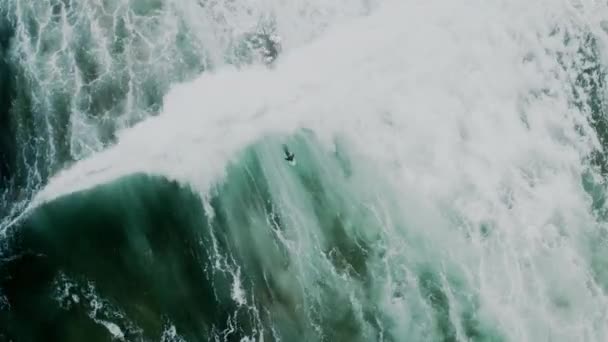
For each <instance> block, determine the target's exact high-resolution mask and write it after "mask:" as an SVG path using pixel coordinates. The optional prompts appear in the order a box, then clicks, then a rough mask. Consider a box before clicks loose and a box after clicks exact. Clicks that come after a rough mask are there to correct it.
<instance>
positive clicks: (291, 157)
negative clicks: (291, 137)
mask: <svg viewBox="0 0 608 342" xmlns="http://www.w3.org/2000/svg"><path fill="white" fill-rule="evenodd" d="M283 152H285V160H286V161H287V162H288V163H290V164H291V165H294V164H295V163H296V155H295V154H294V153H292V152H290V151H289V149H288V148H287V146H285V145H283Z"/></svg>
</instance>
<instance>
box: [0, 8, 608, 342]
mask: <svg viewBox="0 0 608 342" xmlns="http://www.w3.org/2000/svg"><path fill="white" fill-rule="evenodd" d="M335 10H336V11H339V6H337V7H336V9H335ZM277 15H278V17H280V16H281V13H277ZM290 30H292V31H290ZM296 30H297V29H296V28H291V27H289V25H285V26H283V27H282V29H279V35H280V36H281V38H282V41H283V42H287V43H286V45H285V48H284V51H283V53H281V54H280V55H279V57H278V58H277V60H276V61H275V62H273V63H272V65H270V66H268V65H264V64H252V65H247V66H235V65H222V66H219V67H217V68H215V69H213V70H209V71H205V72H203V73H202V74H200V75H198V76H197V77H196V78H194V79H192V80H187V81H184V82H180V83H175V84H172V85H171V87H170V90H169V91H168V93H167V94H166V95H164V97H163V104H162V107H161V109H160V113H159V114H158V115H154V116H149V117H146V118H145V119H142V120H141V122H138V123H136V124H134V125H133V126H127V127H124V128H121V129H120V130H119V132H118V133H117V136H116V142H115V143H114V144H111V145H109V146H107V147H103V148H98V151H95V152H93V153H90V155H87V156H86V157H83V158H82V159H80V160H78V161H76V162H75V163H73V164H72V165H70V166H69V167H67V168H65V169H63V170H61V171H59V172H57V173H56V174H54V175H53V176H52V177H50V179H49V180H48V182H47V184H46V185H45V186H44V187H42V188H41V189H40V191H37V192H36V193H35V194H34V195H33V199H32V201H31V202H30V203H29V204H28V207H27V209H25V210H24V211H23V213H22V214H21V215H19V216H18V217H17V218H16V219H14V220H12V221H11V224H10V225H7V226H9V227H12V226H14V225H18V224H19V222H21V221H25V222H26V226H27V225H28V224H29V223H27V222H28V217H30V216H31V217H34V219H33V221H32V222H34V223H32V224H37V222H42V221H44V224H45V225H47V226H48V227H53V225H51V224H49V223H48V222H53V220H55V219H57V217H60V216H61V215H59V214H56V215H55V214H53V215H55V216H53V215H51V214H48V216H43V217H45V218H44V220H43V219H38V218H37V217H38V216H36V215H37V212H38V211H39V210H46V209H44V208H46V207H47V206H51V207H49V208H51V209H48V212H58V210H59V209H58V208H60V207H61V206H63V207H66V206H69V205H67V204H58V205H57V207H52V206H53V205H54V204H53V203H67V202H66V201H69V199H70V198H71V197H70V196H81V197H78V198H80V200H82V201H83V202H85V201H86V198H87V196H88V197H90V198H92V197H95V196H100V197H101V195H99V194H98V193H96V192H95V191H97V190H96V189H105V188H103V187H104V186H109V187H112V186H114V185H113V184H121V183H120V182H122V181H123V180H124V179H129V177H133V175H144V176H141V177H150V178H152V179H156V178H155V177H159V179H162V181H161V180H158V182H165V181H168V182H176V183H175V184H178V185H179V187H180V189H182V190H180V191H187V192H191V194H192V196H191V197H188V196H190V195H188V196H186V195H184V196H185V197H184V196H182V197H184V198H186V199H187V201H188V203H189V204H187V205H184V206H183V207H182V206H180V205H176V206H174V205H171V204H167V206H168V207H170V208H171V211H169V210H167V215H170V214H172V213H176V212H179V211H180V210H188V208H199V209H200V213H199V214H200V216H197V214H192V215H191V216H192V218H191V219H192V220H193V222H199V221H200V222H203V221H204V222H205V223H204V224H203V223H201V224H202V225H203V226H202V228H200V229H202V230H208V232H203V233H200V232H196V234H199V233H200V234H201V236H203V237H201V240H200V241H199V242H200V244H198V245H197V244H196V243H194V244H193V245H188V246H189V247H188V248H192V249H196V248H200V249H201V250H204V251H205V252H204V253H207V254H204V255H206V257H201V258H202V259H205V258H208V262H207V263H206V262H203V261H201V265H203V266H200V268H201V269H204V272H207V273H205V274H206V275H207V277H208V278H205V279H211V280H209V282H210V284H212V285H211V288H213V289H215V290H209V293H215V294H214V296H213V297H215V298H216V299H217V300H218V302H219V303H220V304H221V305H220V306H222V305H224V306H226V307H228V309H226V310H227V313H226V316H222V317H223V320H222V322H223V323H225V326H223V328H222V329H220V328H218V326H216V324H218V323H217V322H215V321H213V320H212V319H210V318H209V321H205V323H204V324H203V323H201V326H206V327H207V328H201V329H203V330H204V329H207V330H204V331H205V332H204V333H200V334H198V332H197V333H191V332H190V330H188V329H190V326H189V325H188V324H183V325H182V326H180V324H179V323H177V322H176V321H177V320H179V319H180V317H181V316H179V315H173V316H171V314H167V316H168V317H169V318H167V320H168V321H170V323H166V322H165V323H166V324H165V323H162V324H164V325H163V328H162V329H160V330H162V338H154V337H150V336H148V335H146V333H147V330H146V329H145V328H141V326H139V328H137V326H138V323H137V320H138V319H137V318H133V317H134V316H129V309H128V308H122V309H121V308H120V307H121V304H120V301H117V302H115V303H113V302H112V299H111V298H110V297H111V296H109V297H108V298H110V299H108V298H106V299H100V298H101V297H102V295H101V294H99V293H98V292H100V291H101V290H98V289H97V288H96V285H94V284H95V279H89V278H87V280H86V281H84V280H83V282H82V283H78V282H79V281H81V280H78V279H80V278H78V277H77V276H73V277H72V278H70V276H69V275H67V276H66V275H65V272H64V273H61V272H60V275H59V276H57V277H55V278H53V279H55V280H53V281H54V282H55V283H53V284H60V285H58V288H60V289H62V290H61V291H59V292H60V293H65V295H62V294H59V295H57V296H55V297H56V299H57V300H58V301H59V302H61V303H65V301H70V298H71V297H70V296H71V293H72V292H70V291H71V290H70V288H73V287H77V286H80V285H78V284H81V286H82V287H83V289H84V290H82V291H84V292H82V293H80V294H79V296H80V297H78V298H82V299H79V300H80V301H86V300H90V301H91V303H92V302H95V303H96V304H95V305H93V304H91V307H92V308H93V309H91V310H89V311H88V312H89V313H88V315H89V317H90V318H91V319H92V320H94V321H95V322H97V323H98V325H99V326H103V327H105V328H106V329H107V331H109V332H110V333H111V336H112V338H113V339H116V340H144V339H147V338H150V339H151V340H159V339H162V340H167V341H168V340H180V339H183V340H204V339H205V338H203V337H202V336H205V337H206V339H207V340H241V341H247V340H251V341H253V340H256V341H262V340H264V341H268V340H271V341H274V340H284V341H293V340H302V341H317V340H319V341H321V340H326V341H372V340H378V341H605V340H607V339H608V297H607V293H606V291H607V290H608V240H607V236H608V235H607V232H608V226H607V225H606V221H605V216H604V215H605V214H604V210H605V208H604V206H605V204H604V196H605V195H604V194H605V191H606V187H605V177H606V176H607V174H606V173H605V172H603V171H602V165H599V164H601V160H603V159H602V158H601V157H600V158H598V157H597V155H598V153H599V155H604V153H605V151H604V148H605V147H606V146H604V145H603V142H604V139H605V138H603V137H602V136H603V135H606V134H608V132H603V131H601V130H600V129H598V126H599V125H598V122H601V120H602V117H601V115H600V116H598V114H597V113H598V111H600V112H601V110H600V109H598V108H596V107H594V105H593V103H596V102H593V101H594V100H593V99H592V97H598V96H599V97H602V98H603V99H604V100H601V101H599V103H600V104H601V106H604V107H603V108H604V109H602V110H604V112H602V113H606V111H605V110H606V100H605V99H607V98H608V91H607V90H606V89H607V88H605V86H602V85H605V81H606V76H605V73H603V71H602V70H605V68H606V66H608V4H606V3H605V2H604V3H602V2H599V1H565V0H564V1H562V0H553V1H548V0H547V1H545V0H538V1H520V0H511V1H500V0H496V1H476V0H464V1H458V2H448V1H439V0H429V1H415V0H401V1H383V2H381V3H378V4H374V5H373V6H372V5H369V14H365V15H359V14H357V15H354V14H349V15H347V16H345V17H344V18H342V19H340V20H339V21H338V20H337V21H336V22H335V23H333V24H332V25H327V27H326V28H324V30H323V31H322V32H320V33H318V34H317V33H315V35H313V34H310V37H309V36H306V37H304V36H303V33H302V32H304V31H299V32H296ZM290 38H291V41H292V42H293V41H297V40H298V39H299V43H298V44H294V45H292V46H289V41H290ZM589 70H592V71H593V72H595V73H589ZM598 84H599V85H598ZM603 119H606V118H603ZM284 144H286V145H288V146H290V148H292V149H293V151H294V152H295V153H296V158H297V161H298V162H297V164H296V165H295V166H290V165H288V164H287V163H285V161H284V160H283V155H282V145H284ZM598 160H600V161H598ZM146 179H147V178H146ZM153 182H157V181H156V180H155V181H153ZM138 184H139V183H138ZM146 184H147V183H146ZM172 184H173V183H172ZM120 186H122V185H120ZM145 186H146V187H148V185H145ZM181 187H183V188H181ZM121 189H122V188H121ZM125 189H126V190H119V191H118V194H119V195H118V196H117V197H116V198H119V197H120V196H133V194H132V193H133V192H137V191H139V190H137V189H138V188H135V190H133V188H130V187H127V188H125ZM163 189H164V188H163ZM184 189H185V190H184ZM99 191H101V192H103V191H106V190H99ZM107 191H108V193H111V192H112V191H114V190H107ZM121 191H122V192H121ZM145 191H148V190H145ZM145 191H144V190H142V192H145ZM159 191H160V190H159ZM163 191H164V190H163ZM159 193H160V192H159ZM163 193H164V192H163ZM87 194H88V195H87ZM108 196H109V195H108ZM159 196H160V195H159ZM160 197H161V198H160V200H159V201H160V202H161V203H162V201H163V199H162V196H160ZM182 197H180V198H182ZM112 198H114V197H112ZM61 201H64V202H61ZM77 201H78V200H74V202H77ZM117 201H119V199H117ZM142 203H144V202H142ZM146 203H147V202H146ZM105 205H106V204H104V206H105ZM63 207H61V208H63ZM158 208H162V204H159V207H158ZM89 209H91V210H95V206H92V207H91V208H89ZM61 210H63V209H61ZM126 210H127V211H129V213H128V214H126V215H131V216H128V217H129V219H128V220H126V221H129V220H131V221H132V220H136V219H135V218H133V217H136V216H146V215H148V216H150V215H152V214H151V213H148V212H147V211H146V210H147V209H146V207H145V205H141V204H138V205H134V206H133V208H131V209H129V208H127V209H126ZM159 210H160V209H159ZM150 212H152V209H150ZM45 215H46V214H45ZM163 215H165V214H163ZM176 215H178V214H176ZM179 215H182V214H179ZM183 215H186V216H188V215H189V214H183ZM180 217H181V216H180ZM57 220H59V219H57ZM100 220H101V219H100ZM189 220H190V219H189ZM131 221H129V222H131ZM57 222H58V223H57V224H58V225H61V222H63V221H61V220H59V221H57ZM138 222H139V221H138ZM145 222H148V221H145ZM180 222H181V221H180ZM53 224H55V223H53ZM197 227H198V226H197ZM218 227H220V228H219V229H218ZM166 228H167V229H173V226H171V225H170V224H169V225H168V226H167V227H166ZM6 229H9V228H6ZM82 229H86V225H83V226H82ZM197 236H198V235H197ZM138 241H139V240H138ZM140 242H141V241H140ZM140 242H137V243H138V246H139V243H140ZM141 244H145V243H144V242H141ZM150 245H153V244H152V243H150ZM66 246H70V243H67V245H66ZM196 246H198V247H196ZM225 246H230V247H225ZM142 248H143V247H142ZM146 248H147V247H146ZM150 248H151V250H154V248H153V247H150ZM222 248H225V249H222ZM146 250H147V249H146ZM150 253H152V252H150ZM192 253H194V254H196V253H197V252H192ZM73 257H74V258H77V257H78V256H77V255H75V256H73ZM217 274H221V275H217ZM214 277H220V278H221V279H220V278H214ZM68 278H70V279H68ZM85 278H86V277H85ZM57 279H59V280H57ZM66 279H67V280H66ZM213 279H214V280H213ZM218 279H220V280H218ZM66 284H67V285H66ZM82 284H86V286H85V285H82ZM219 284H224V285H225V286H221V285H219ZM260 284H263V285H260ZM100 286H101V285H100ZM167 286H169V287H172V286H173V285H172V284H168V285H167ZM175 286H176V287H179V286H178V285H175ZM266 288H269V289H268V290H266ZM64 290H65V291H64ZM62 291H63V292H62ZM101 292H103V291H101ZM68 293H70V295H67V294H68ZM9 301H10V298H9ZM77 302H78V301H75V300H73V301H72V302H70V303H71V304H70V305H77V304H78V303H77ZM142 302H143V300H142ZM100 303H102V304H100ZM103 303H105V304H103ZM62 305H64V304H62ZM104 305H105V310H108V312H113V314H105V316H103V317H101V316H100V315H101V314H98V312H101V311H103V307H104ZM125 305H126V304H125ZM142 305H144V304H142ZM125 307H126V306H125ZM222 307H223V306H222ZM150 310H152V309H150ZM222 312H223V311H222ZM211 316H212V315H211ZM129 317H130V318H129ZM224 318H225V319H224ZM142 321H143V320H142ZM184 321H187V320H185V319H184ZM125 322H126V323H125ZM209 322H212V323H209ZM213 322H215V323H213ZM0 323H2V320H1V319H0ZM146 324H147V323H146ZM159 324H160V323H159ZM162 324H161V325H162ZM195 325H196V324H194V326H195ZM152 331H154V330H152ZM192 331H197V330H196V328H192ZM205 334H206V335H205ZM129 336H130V337H129ZM142 336H143V337H142ZM146 336H147V337H146Z"/></svg>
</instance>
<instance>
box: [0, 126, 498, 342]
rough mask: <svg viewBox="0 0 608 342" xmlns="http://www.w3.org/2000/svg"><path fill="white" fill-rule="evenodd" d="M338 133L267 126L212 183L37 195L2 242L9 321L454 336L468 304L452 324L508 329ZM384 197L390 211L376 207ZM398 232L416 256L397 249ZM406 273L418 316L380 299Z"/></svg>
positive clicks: (154, 181)
mask: <svg viewBox="0 0 608 342" xmlns="http://www.w3.org/2000/svg"><path fill="white" fill-rule="evenodd" d="M282 144H287V145H288V146H289V147H290V149H291V150H292V151H293V152H294V153H295V155H296V160H297V164H296V166H291V165H290V164H289V163H287V162H285V161H284V160H283V155H282V148H281V145H282ZM336 146H337V148H336V150H335V151H332V152H327V151H326V150H324V149H323V148H321V147H320V145H319V143H318V142H317V140H316V139H315V137H314V136H313V135H312V134H310V133H309V132H301V133H299V134H297V135H296V136H294V137H292V138H281V137H269V138H267V139H264V140H262V141H260V142H258V143H256V144H255V145H253V146H251V147H249V148H247V149H246V150H245V151H243V152H242V153H241V154H240V155H239V158H238V159H237V160H236V161H235V162H234V163H232V164H231V165H230V166H229V167H228V168H227V171H226V176H225V178H224V179H223V180H222V181H221V182H220V183H218V184H217V185H216V186H215V187H214V190H213V191H212V195H210V196H209V197H208V198H200V197H199V196H198V195H197V194H196V193H194V192H192V191H191V190H190V189H189V188H187V187H184V186H181V185H179V184H176V183H175V182H171V181H168V180H166V179H163V178H160V177H154V176H149V175H141V174H140V175H132V176H129V177H126V178H123V179H119V180H117V181H115V182H113V183H111V184H107V185H102V186H99V187H96V188H94V189H92V190H88V191H83V192H79V193H75V194H72V195H68V196H65V197H61V198H59V199H57V200H55V201H53V202H50V203H47V204H45V205H43V206H42V207H40V208H38V209H36V210H35V212H33V213H32V214H31V215H30V216H29V217H28V218H27V219H26V220H25V221H24V222H23V223H22V225H21V226H20V227H16V228H15V231H14V232H11V233H9V236H10V238H9V239H8V240H9V241H10V243H9V244H7V246H10V247H6V248H5V249H4V250H3V258H2V263H1V268H0V269H1V273H0V274H1V278H0V281H1V286H2V293H3V295H4V302H5V303H10V308H8V307H7V306H5V307H4V309H3V311H0V324H1V327H2V329H0V331H4V332H5V333H4V336H3V337H5V338H9V339H15V340H20V341H21V340H41V339H50V340H58V341H82V340H88V341H106V340H109V339H110V338H118V339H121V338H124V339H126V340H130V341H137V340H167V338H169V337H171V336H173V337H172V338H176V339H184V340H187V341H195V340H199V341H204V340H214V339H219V340H224V339H226V340H230V341H239V340H241V339H242V338H252V339H255V340H257V339H259V338H262V337H263V338H264V340H271V341H272V340H279V339H280V340H285V341H298V340H299V341H305V340H307V341H312V340H327V341H370V340H376V339H379V338H383V339H385V340H389V341H390V340H395V341H397V340H400V338H399V337H398V335H399V334H400V330H402V329H408V336H414V337H416V336H417V337H418V338H427V337H429V338H430V337H432V338H437V339H443V340H450V339H453V338H455V334H456V330H455V327H454V326H453V325H452V324H451V323H450V317H448V312H450V305H458V307H459V308H460V309H459V310H458V311H457V312H458V313H457V314H458V315H459V316H461V320H460V321H461V323H460V324H461V325H462V327H459V328H458V329H460V328H464V329H465V331H466V334H467V336H470V337H471V338H475V339H476V340H501V338H500V334H499V333H498V332H495V331H488V330H485V329H484V325H483V322H482V321H479V320H478V319H477V318H476V317H477V315H476V310H477V309H476V301H475V297H474V296H471V293H469V294H467V295H465V294H464V292H462V293H461V294H459V292H458V291H465V290H466V288H467V284H466V281H465V280H464V278H463V277H462V276H458V274H457V273H456V272H455V271H456V269H448V270H447V273H446V270H445V269H442V268H441V266H439V259H437V258H438V255H439V252H438V251H436V250H434V249H433V248H429V247H428V246H426V247H425V246H424V245H425V242H424V238H422V237H421V236H416V234H414V233H413V231H412V230H410V229H408V227H409V225H410V224H411V222H410V223H408V220H407V219H405V218H404V217H402V214H400V213H398V211H396V210H394V209H393V208H391V206H390V205H389V204H388V203H389V202H384V203H380V202H379V200H378V199H374V197H375V195H377V194H379V193H383V194H384V197H383V198H384V199H386V198H388V197H390V192H389V191H388V190H387V189H386V187H385V186H384V185H383V181H382V179H377V182H376V183H374V184H372V183H369V182H361V180H362V179H363V178H362V177H368V176H369V175H364V174H363V173H362V172H358V173H357V172H353V170H354V168H353V165H352V163H353V161H352V160H351V159H350V157H348V156H349V153H348V152H347V151H346V150H344V149H343V148H342V147H341V146H344V145H341V144H337V145H336ZM359 169H361V170H362V169H365V168H359ZM368 169H370V168H368ZM365 184H371V185H365ZM384 205H386V206H385V209H386V210H388V211H387V212H386V213H385V214H388V215H389V216H390V218H381V217H379V216H378V212H377V210H379V208H380V207H381V206H384ZM385 220H390V221H392V225H393V227H392V228H389V227H387V221H385ZM389 229H390V230H391V231H392V233H391V234H392V237H391V238H390V239H389V238H387V234H389V233H390V231H389ZM394 233H398V234H394ZM405 238H407V239H410V243H411V242H412V241H414V242H415V241H419V242H420V243H419V244H416V243H413V244H411V245H410V246H406V244H405V243H404V241H405V240H404V239H405ZM402 239H403V240H402ZM427 242H428V241H427ZM399 247H406V248H411V249H412V250H411V252H407V253H405V254H404V255H406V256H408V255H409V256H411V259H410V258H407V257H406V258H404V259H401V260H400V262H398V263H397V262H390V261H391V260H392V259H394V258H395V257H396V256H394V255H390V254H391V251H392V250H394V248H399ZM420 253H422V254H423V255H425V256H426V257H423V258H421V256H420ZM416 254H418V256H416ZM434 254H435V255H434ZM400 257H402V256H400ZM423 259H425V260H423ZM393 261H396V260H393ZM442 262H443V263H444V267H445V265H446V264H445V262H447V260H443V261H442ZM410 272H411V274H410ZM408 274H409V275H408ZM396 276H399V277H401V276H405V277H404V278H403V279H410V280H409V281H404V282H403V283H401V284H400V285H399V286H398V287H397V288H394V289H392V290H391V292H390V294H388V295H389V298H393V299H397V300H399V299H405V298H407V299H408V302H409V305H411V306H412V308H413V310H412V314H411V316H409V318H408V319H409V323H407V321H402V319H403V318H407V316H403V315H400V314H398V313H392V314H391V312H390V310H387V309H388V307H386V305H390V303H383V298H384V297H385V296H387V293H386V290H387V289H386V286H387V285H388V284H389V282H390V279H392V278H393V277H396ZM446 282H447V283H446ZM446 286H447V287H446ZM450 286H451V287H452V289H451V290H450V291H456V292H455V293H452V294H451V295H450V297H451V298H448V294H447V293H446V288H450ZM461 295H462V296H461ZM7 309H8V310H7ZM452 311H454V310H453V309H452ZM404 322H406V323H407V325H404V324H403V323H404Z"/></svg>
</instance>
